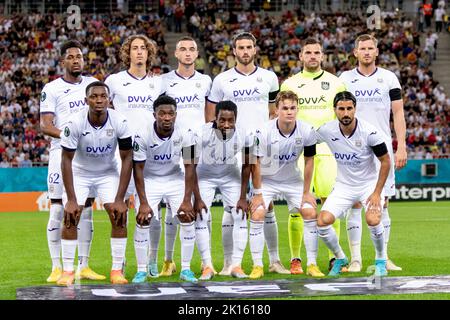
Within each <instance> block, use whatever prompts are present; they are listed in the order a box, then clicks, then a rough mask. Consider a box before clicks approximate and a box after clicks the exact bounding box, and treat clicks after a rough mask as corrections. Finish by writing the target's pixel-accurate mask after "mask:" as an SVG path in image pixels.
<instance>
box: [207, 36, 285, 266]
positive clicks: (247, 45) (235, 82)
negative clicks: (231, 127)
mask: <svg viewBox="0 0 450 320" xmlns="http://www.w3.org/2000/svg"><path fill="white" fill-rule="evenodd" d="M232 44H233V54H234V56H235V57H236V66H235V67H234V68H232V69H229V70H227V71H225V72H223V73H221V74H219V75H218V76H217V77H216V78H215V79H214V81H213V84H212V88H211V94H210V95H209V97H208V105H207V108H206V121H207V122H210V121H212V120H214V116H215V105H216V104H217V103H218V102H220V101H224V100H230V101H233V102H234V103H235V104H236V105H237V107H238V112H237V113H238V114H239V117H238V118H237V122H236V128H237V129H238V130H244V132H247V133H249V134H254V133H255V132H256V130H257V129H259V128H260V127H261V126H263V125H264V123H265V122H267V121H269V115H270V116H273V115H274V114H275V105H274V102H275V98H276V96H277V93H278V91H279V84H278V78H277V75H276V74H275V73H274V72H272V71H269V70H266V69H263V68H260V67H258V66H256V65H255V56H256V38H255V37H254V36H253V35H252V34H251V33H249V32H242V33H239V34H237V35H235V36H234V37H233V40H232ZM264 234H265V237H266V238H265V239H266V244H267V249H268V252H269V257H270V267H269V269H270V271H273V272H277V273H289V271H288V270H286V269H285V268H284V266H283V265H282V264H281V262H280V257H279V253H278V228H277V222H276V217H275V212H274V211H273V210H269V212H267V213H266V216H265V223H264ZM222 243H223V249H224V267H223V269H222V271H221V272H220V273H219V274H221V275H230V274H231V256H232V252H233V218H232V215H231V212H227V211H225V212H224V215H223V219H222Z"/></svg>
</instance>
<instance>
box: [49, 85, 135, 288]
mask: <svg viewBox="0 0 450 320" xmlns="http://www.w3.org/2000/svg"><path fill="white" fill-rule="evenodd" d="M86 102H87V104H88V105H89V109H88V110H86V111H83V112H80V113H78V114H76V115H74V116H73V120H72V121H71V122H69V123H68V125H67V126H66V127H65V128H64V134H63V137H62V141H61V146H62V149H63V150H62V161H61V171H62V175H63V181H64V188H65V190H66V193H67V204H66V206H65V208H64V228H63V231H62V239H63V240H62V241H61V245H62V256H63V268H64V272H63V274H62V276H61V278H60V279H59V280H58V281H57V284H58V285H71V284H72V283H73V281H74V277H75V274H74V271H73V262H74V259H75V250H76V248H77V225H78V222H79V220H80V215H81V211H82V208H83V205H84V203H85V201H86V199H87V197H88V195H89V192H90V191H93V192H94V193H96V194H97V195H98V196H99V198H100V200H101V201H102V202H103V203H104V207H105V209H106V211H107V213H108V215H109V218H110V220H111V226H112V231H111V253H112V260H113V263H112V269H111V282H112V283H113V284H125V283H128V281H127V279H125V276H124V274H123V264H124V260H125V249H126V243H127V214H126V213H127V206H126V205H125V202H124V197H125V191H126V189H127V186H128V183H129V181H130V177H131V164H132V138H131V132H130V131H129V128H128V123H127V120H126V119H125V118H124V117H123V116H122V115H120V114H119V113H118V112H117V111H115V110H112V109H108V106H109V88H108V86H107V85H105V84H104V83H102V82H100V81H97V82H93V83H91V84H89V85H88V86H87V87H86ZM117 146H118V147H119V151H120V157H121V160H122V169H121V171H120V175H119V172H118V170H117V161H116V159H115V157H114V153H115V151H116V148H117Z"/></svg>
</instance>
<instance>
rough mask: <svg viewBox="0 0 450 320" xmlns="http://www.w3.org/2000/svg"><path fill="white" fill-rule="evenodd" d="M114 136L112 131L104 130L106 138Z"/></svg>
mask: <svg viewBox="0 0 450 320" xmlns="http://www.w3.org/2000/svg"><path fill="white" fill-rule="evenodd" d="M113 134H114V129H106V136H108V137H112V136H113Z"/></svg>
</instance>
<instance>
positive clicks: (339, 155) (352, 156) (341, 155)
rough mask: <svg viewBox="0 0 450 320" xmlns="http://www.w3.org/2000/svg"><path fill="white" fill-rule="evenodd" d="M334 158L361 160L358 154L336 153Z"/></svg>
mask: <svg viewBox="0 0 450 320" xmlns="http://www.w3.org/2000/svg"><path fill="white" fill-rule="evenodd" d="M334 157H335V159H336V160H361V159H360V158H358V154H357V153H356V152H353V153H352V154H349V153H339V152H335V153H334Z"/></svg>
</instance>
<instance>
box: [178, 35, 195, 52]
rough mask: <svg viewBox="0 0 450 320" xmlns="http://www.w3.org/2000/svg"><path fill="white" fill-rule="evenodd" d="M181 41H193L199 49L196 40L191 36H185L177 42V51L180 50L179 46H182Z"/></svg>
mask: <svg viewBox="0 0 450 320" xmlns="http://www.w3.org/2000/svg"><path fill="white" fill-rule="evenodd" d="M181 41H192V42H194V43H195V46H196V47H197V41H195V39H194V38H192V37H189V36H183V37H181V38H179V39H178V40H177V43H176V45H175V49H178V45H179V44H180V42H181Z"/></svg>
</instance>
